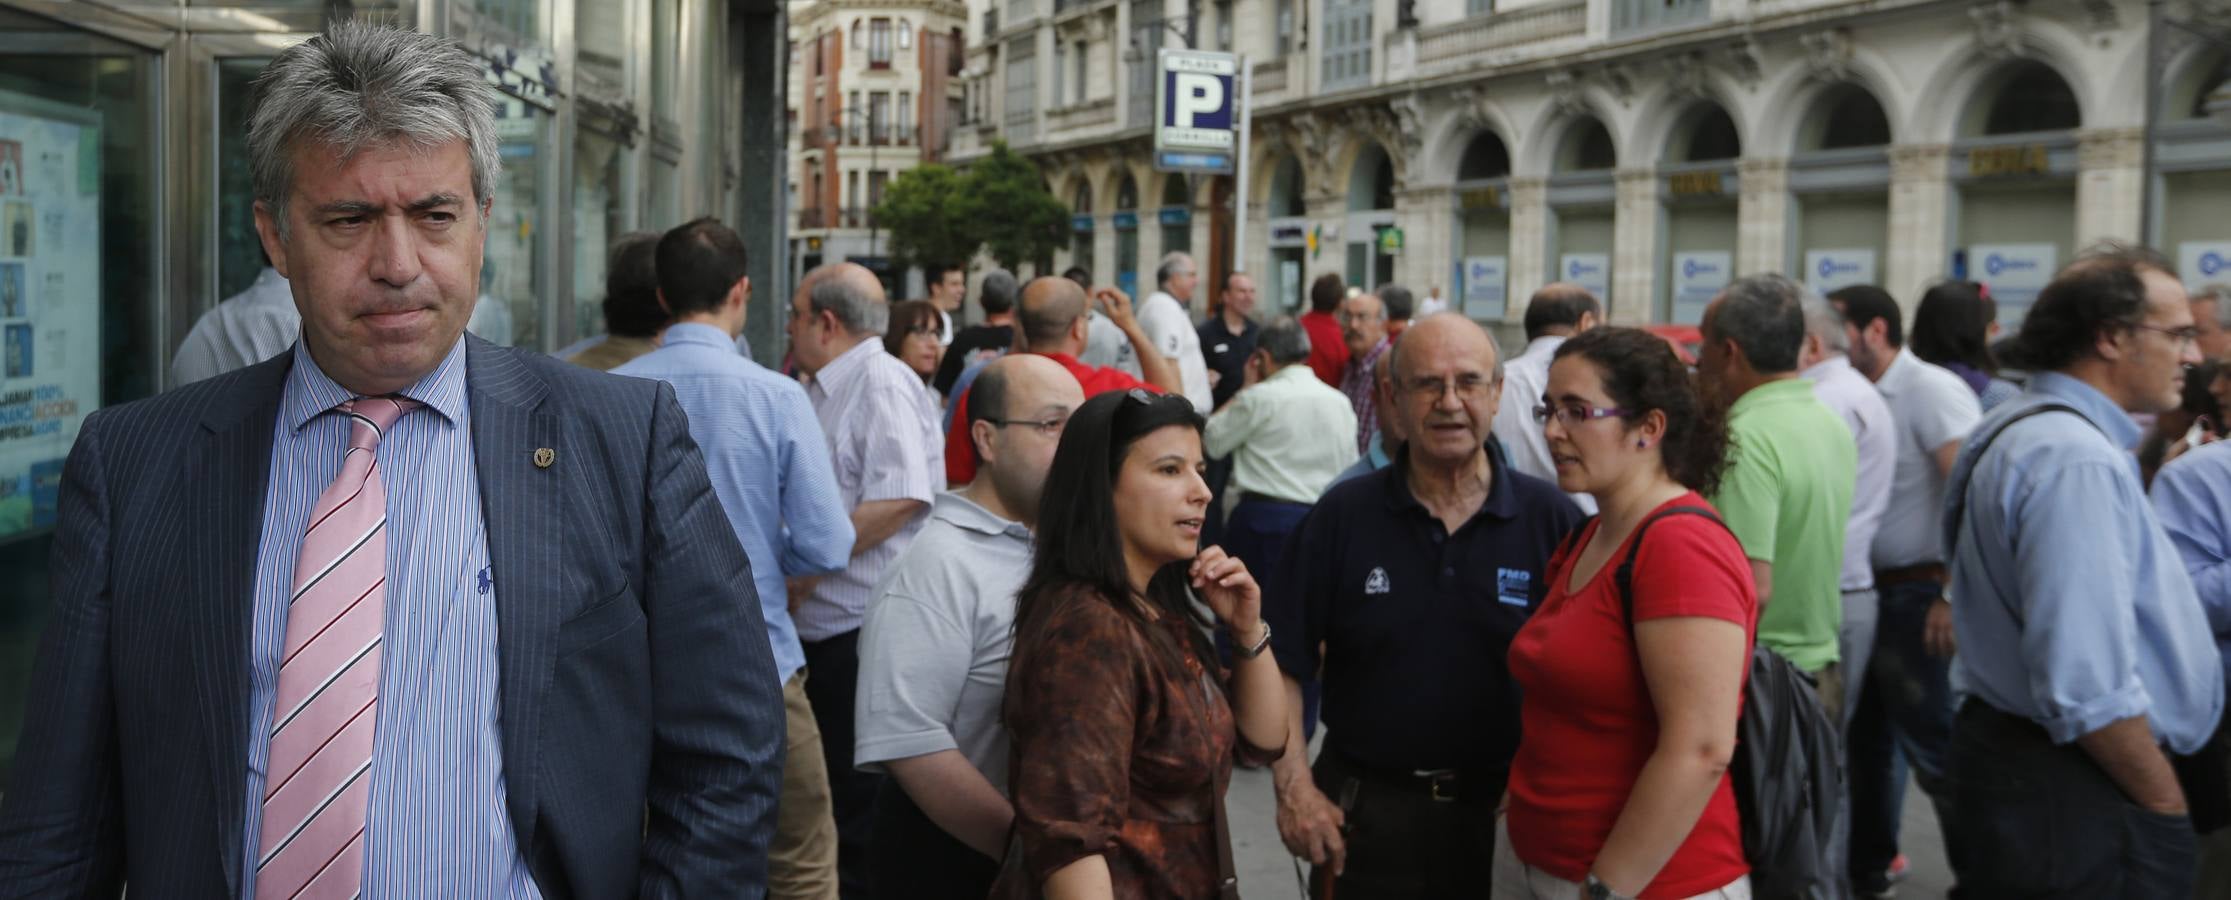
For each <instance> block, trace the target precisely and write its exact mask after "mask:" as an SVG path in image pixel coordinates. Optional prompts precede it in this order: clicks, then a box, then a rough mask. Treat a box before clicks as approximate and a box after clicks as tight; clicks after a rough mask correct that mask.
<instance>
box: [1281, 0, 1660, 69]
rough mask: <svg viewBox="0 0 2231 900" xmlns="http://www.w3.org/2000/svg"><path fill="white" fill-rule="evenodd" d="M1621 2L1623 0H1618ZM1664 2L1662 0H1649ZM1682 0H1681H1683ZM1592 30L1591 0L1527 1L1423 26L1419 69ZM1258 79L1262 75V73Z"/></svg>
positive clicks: (1465, 61)
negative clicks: (1504, 9)
mask: <svg viewBox="0 0 2231 900" xmlns="http://www.w3.org/2000/svg"><path fill="white" fill-rule="evenodd" d="M1614 2H1615V3H1617V2H1619V0H1614ZM1644 2H1645V3H1658V2H1662V0H1644ZM1677 2H1678V0H1677ZM1587 34H1588V3H1587V0H1578V2H1565V3H1557V4H1544V5H1541V6H1524V7H1520V8H1518V9H1514V10H1511V11H1510V12H1502V13H1493V14H1490V15H1485V16H1473V17H1470V18H1466V19H1463V20H1460V21H1456V22H1450V23H1448V24H1446V25H1435V26H1432V27H1430V28H1422V29H1419V30H1418V57H1417V59H1418V74H1419V75H1426V74H1439V72H1438V71H1437V70H1441V69H1447V68H1456V67H1461V66H1464V65H1469V64H1474V63H1478V62H1479V61H1480V58H1481V54H1484V53H1487V52H1489V51H1493V50H1505V49H1510V48H1513V47H1523V46H1526V45H1529V44H1538V43H1545V42H1548V41H1556V40H1562V39H1566V38H1578V37H1585V36H1587ZM1256 77H1257V78H1258V79H1259V78H1261V77H1262V76H1261V75H1260V74H1258V75H1257V76H1256Z"/></svg>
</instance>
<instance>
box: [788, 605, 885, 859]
mask: <svg viewBox="0 0 2231 900" xmlns="http://www.w3.org/2000/svg"><path fill="white" fill-rule="evenodd" d="M805 648H806V674H807V677H806V702H808V703H810V704H812V705H813V718H814V721H815V722H816V723H818V724H819V725H820V726H821V755H822V756H823V757H824V758H825V759H827V760H828V763H829V799H830V806H831V808H832V809H833V811H834V812H835V813H836V819H837V890H838V893H839V895H841V896H842V897H843V898H844V900H864V898H867V897H869V896H871V894H870V893H869V892H868V885H869V882H870V878H869V874H868V873H869V871H870V868H871V867H870V866H869V864H868V844H869V842H870V840H872V839H873V832H874V829H875V793H876V789H877V786H878V785H880V784H881V783H882V782H883V776H881V775H876V774H873V773H869V772H862V771H860V770H858V769H855V768H853V767H852V696H853V694H855V693H857V692H858V691H859V686H860V632H859V630H858V629H854V630H852V631H847V632H845V633H843V634H840V635H836V636H835V637H831V638H829V639H827V640H821V641H807V642H805Z"/></svg>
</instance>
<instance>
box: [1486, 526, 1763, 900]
mask: <svg viewBox="0 0 2231 900" xmlns="http://www.w3.org/2000/svg"><path fill="white" fill-rule="evenodd" d="M1706 505H1707V504H1706V503H1705V501H1704V498H1702V497H1699V496H1697V495H1696V494H1695V493H1694V492H1691V493H1688V494H1685V495H1682V496H1681V497H1679V498H1677V499H1675V500H1672V501H1670V502H1668V503H1667V504H1665V506H1706ZM1665 506H1661V507H1659V508H1660V509H1664V508H1665ZM1596 528H1597V525H1590V526H1588V529H1587V530H1586V531H1585V532H1583V533H1582V534H1581V536H1580V537H1579V539H1577V540H1576V541H1574V542H1573V545H1572V546H1573V550H1572V551H1570V552H1569V554H1568V555H1566V556H1560V557H1556V558H1554V559H1551V560H1550V563H1549V572H1550V575H1549V593H1548V595H1547V596H1546V597H1544V598H1543V600H1542V603H1541V606H1540V608H1539V609H1536V610H1535V612H1534V616H1533V618H1532V619H1529V620H1527V622H1526V627H1524V628H1521V629H1519V632H1518V636H1517V637H1516V638H1513V639H1512V640H1511V649H1510V657H1509V658H1510V667H1511V677H1512V679H1513V680H1515V681H1516V682H1517V683H1518V686H1519V689H1520V691H1521V692H1522V696H1523V698H1524V699H1523V702H1522V703H1521V704H1520V707H1519V721H1520V723H1521V728H1522V733H1523V734H1524V735H1525V736H1524V737H1523V738H1522V739H1521V740H1520V742H1519V745H1518V755H1517V757H1516V758H1515V759H1514V760H1513V761H1512V762H1511V777H1510V810H1509V812H1508V814H1507V815H1508V820H1507V824H1508V825H1509V828H1510V836H1511V849H1512V850H1513V851H1515V852H1516V853H1517V854H1518V858H1519V859H1521V860H1523V861H1525V863H1526V864H1527V865H1530V866H1533V867H1535V868H1538V869H1541V870H1543V871H1545V872H1548V873H1549V874H1551V875H1555V876H1557V877H1559V878H1563V879H1566V880H1568V881H1582V880H1585V879H1586V878H1587V877H1588V871H1589V869H1591V868H1592V867H1593V866H1594V864H1595V861H1596V854H1597V852H1599V851H1600V850H1602V849H1603V844H1604V840H1605V839H1606V838H1609V837H1610V836H1611V827H1612V825H1613V824H1615V823H1616V822H1617V821H1618V819H1619V813H1620V811H1621V810H1623V809H1624V808H1625V807H1626V805H1627V795H1628V793H1629V792H1631V791H1632V790H1633V789H1634V783H1635V779H1636V778H1637V777H1638V776H1640V775H1641V774H1642V766H1643V763H1645V762H1647V761H1648V760H1649V758H1650V754H1651V753H1652V752H1653V751H1654V750H1656V749H1657V744H1658V716H1657V712H1656V708H1655V707H1654V706H1653V705H1652V704H1651V700H1650V689H1649V686H1648V685H1647V684H1646V683H1644V681H1643V678H1642V667H1641V663H1640V661H1639V660H1637V659H1636V658H1635V649H1634V640H1633V636H1632V635H1631V634H1630V633H1629V632H1628V630H1627V623H1626V621H1625V613H1624V611H1623V610H1622V609H1621V604H1620V600H1619V588H1618V585H1617V583H1616V582H1617V579H1616V578H1614V577H1613V572H1614V570H1616V569H1617V568H1618V566H1619V561H1620V560H1622V559H1625V558H1626V555H1627V548H1626V547H1625V546H1621V547H1620V548H1619V550H1618V551H1617V552H1615V553H1613V554H1612V556H1611V560H1610V561H1609V562H1607V563H1605V564H1604V566H1603V568H1602V569H1601V570H1599V571H1598V572H1597V573H1596V575H1595V577H1594V578H1592V579H1591V580H1590V581H1589V582H1588V583H1587V584H1586V585H1584V586H1582V587H1581V588H1580V589H1579V590H1578V591H1571V590H1569V589H1568V586H1569V583H1570V577H1571V572H1572V565H1573V557H1577V556H1579V555H1580V553H1579V550H1580V548H1582V547H1585V546H1587V542H1588V539H1589V537H1590V536H1592V535H1593V534H1594V533H1595V529H1596ZM1628 540H1629V541H1630V542H1631V541H1632V540H1633V538H1631V537H1630V538H1629V539H1628ZM1634 616H1635V620H1636V621H1638V622H1640V621H1648V620H1651V619H1662V618H1668V617H1673V616H1704V617H1707V618H1713V619H1724V620H1726V621H1730V622H1735V623H1738V624H1741V625H1742V626H1743V630H1744V633H1745V635H1746V636H1747V637H1748V639H1749V640H1747V641H1746V649H1748V644H1749V643H1750V641H1756V640H1757V638H1758V592H1757V591H1756V590H1755V589H1754V587H1753V586H1752V583H1751V567H1750V562H1749V561H1748V560H1746V559H1744V557H1743V548H1742V546H1741V545H1739V544H1737V543H1736V541H1735V537H1734V536H1733V535H1731V534H1729V533H1728V531H1727V529H1725V528H1723V527H1721V526H1719V525H1716V524H1714V523H1712V522H1711V521H1710V520H1707V519H1705V518H1704V517H1702V516H1692V515H1677V516H1670V517H1667V518H1664V519H1660V520H1658V521H1657V522H1656V523H1655V524H1652V525H1651V526H1650V531H1649V534H1648V535H1647V537H1646V538H1645V539H1644V542H1643V545H1642V550H1641V552H1640V553H1639V554H1637V555H1636V556H1635V566H1634ZM1749 671H1750V662H1749V656H1748V655H1747V654H1746V656H1745V657H1744V672H1745V677H1749V675H1748V673H1749ZM1749 872H1750V866H1749V865H1748V864H1747V863H1745V862H1744V859H1743V833H1742V830H1741V828H1740V823H1739V821H1738V820H1737V818H1736V810H1735V791H1734V788H1733V787H1731V786H1730V784H1729V782H1728V780H1727V778H1726V777H1724V776H1723V777H1722V778H1721V779H1720V786H1719V787H1717V788H1715V789H1713V791H1712V799H1711V801H1710V802H1709V803H1708V804H1706V806H1705V808H1704V815H1703V816H1702V817H1701V818H1699V819H1698V820H1697V823H1696V827H1695V829H1694V830H1692V831H1690V832H1689V837H1688V840H1686V841H1683V842H1682V844H1681V847H1680V849H1679V850H1676V851H1674V854H1673V858H1672V859H1671V860H1668V861H1667V862H1666V865H1665V868H1663V869H1660V870H1659V871H1658V877H1657V878H1656V880H1653V881H1652V882H1650V886H1649V887H1648V888H1645V889H1644V890H1643V891H1642V894H1641V897H1642V900H1657V898H1661V897H1665V898H1676V897H1692V896H1695V895H1697V894H1702V893H1705V892H1707V891H1711V890H1715V889H1718V888H1720V887H1722V886H1724V885H1726V884H1727V883H1728V882H1731V881H1734V880H1735V879H1737V878H1739V877H1742V876H1743V875H1745V874H1747V873H1749Z"/></svg>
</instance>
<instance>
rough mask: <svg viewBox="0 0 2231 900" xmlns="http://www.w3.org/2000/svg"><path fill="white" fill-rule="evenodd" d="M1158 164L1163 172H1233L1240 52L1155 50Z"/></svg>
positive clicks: (1238, 102)
mask: <svg viewBox="0 0 2231 900" xmlns="http://www.w3.org/2000/svg"><path fill="white" fill-rule="evenodd" d="M1155 59H1156V62H1157V63H1158V66H1157V68H1158V69H1159V70H1160V73H1161V78H1160V79H1159V80H1158V81H1157V82H1156V84H1155V90H1154V100H1155V103H1154V108H1155V117H1154V165H1155V168H1157V169H1160V170H1162V171H1165V172H1213V173H1219V174H1221V173H1228V172H1231V171H1232V168H1233V161H1234V160H1235V159H1236V158H1237V156H1238V146H1239V127H1238V123H1239V122H1240V121H1241V119H1240V103H1241V98H1240V94H1241V92H1242V90H1243V87H1244V84H1245V82H1244V80H1243V79H1241V78H1240V65H1239V57H1237V56H1235V55H1233V54H1230V53H1213V52H1209V51H1204V50H1173V49H1164V50H1162V51H1160V52H1159V53H1158V54H1156V57H1155Z"/></svg>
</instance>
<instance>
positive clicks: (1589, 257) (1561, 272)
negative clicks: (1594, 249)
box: [1557, 253, 1611, 305]
mask: <svg viewBox="0 0 2231 900" xmlns="http://www.w3.org/2000/svg"><path fill="white" fill-rule="evenodd" d="M1557 273H1558V274H1557V280H1559V281H1565V282H1571V283H1573V284H1577V285H1580V286H1581V287H1582V288H1585V289H1587V291H1588V293H1591V294H1594V295H1596V299H1597V300H1600V301H1602V302H1604V303H1605V304H1606V305H1608V304H1610V303H1611V254H1609V253H1567V254H1565V255H1563V256H1560V257H1558V258H1557Z"/></svg>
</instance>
